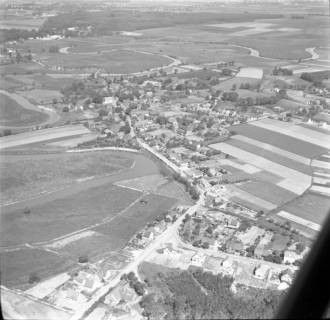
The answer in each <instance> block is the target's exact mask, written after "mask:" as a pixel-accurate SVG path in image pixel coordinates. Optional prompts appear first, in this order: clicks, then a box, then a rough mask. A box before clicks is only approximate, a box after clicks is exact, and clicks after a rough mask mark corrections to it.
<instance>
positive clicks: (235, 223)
mask: <svg viewBox="0 0 330 320" xmlns="http://www.w3.org/2000/svg"><path fill="white" fill-rule="evenodd" d="M239 226H240V222H239V220H238V219H235V218H231V219H229V220H227V228H230V229H238V228H239Z"/></svg>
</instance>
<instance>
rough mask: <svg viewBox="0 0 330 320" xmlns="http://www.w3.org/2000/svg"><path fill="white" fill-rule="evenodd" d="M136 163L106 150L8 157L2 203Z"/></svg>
mask: <svg viewBox="0 0 330 320" xmlns="http://www.w3.org/2000/svg"><path fill="white" fill-rule="evenodd" d="M132 163H133V161H132V160H131V159H128V158H125V157H122V156H116V155H114V154H113V153H111V152H102V151H101V152H93V153H85V154H82V153H58V154H56V153H52V154H44V155H40V154H39V155H25V156H23V155H22V156H5V157H2V161H1V163H0V172H1V173H2V174H1V177H0V192H1V202H9V201H17V200H22V199H24V198H29V197H33V196H36V195H38V194H40V193H41V192H47V191H50V190H56V189H63V188H64V187H67V186H69V185H70V184H73V183H76V182H77V181H78V180H79V179H80V180H83V179H84V178H90V177H93V178H95V177H98V176H103V175H108V174H112V173H114V172H118V170H121V169H123V168H128V167H130V166H131V165H132Z"/></svg>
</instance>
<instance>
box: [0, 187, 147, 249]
mask: <svg viewBox="0 0 330 320" xmlns="http://www.w3.org/2000/svg"><path fill="white" fill-rule="evenodd" d="M70 191H71V190H70ZM67 193H68V195H67V196H66V197H65V196H64V197H61V198H57V199H52V200H50V201H47V202H45V203H42V201H40V200H39V199H35V200H34V205H31V206H29V209H30V210H31V212H30V213H29V214H24V212H23V211H24V208H17V209H16V208H15V207H14V209H12V208H11V206H6V207H3V208H2V218H1V221H2V223H1V234H2V236H1V243H2V246H13V245H18V244H22V243H26V242H28V243H34V242H40V241H49V240H51V239H54V238H57V237H61V236H63V235H65V234H68V233H71V232H74V231H77V230H79V229H82V228H85V227H88V226H90V225H92V224H95V223H98V222H100V221H101V220H102V219H104V218H108V217H112V216H114V215H116V214H117V213H118V212H120V211H121V210H124V209H125V208H126V207H127V206H128V205H129V204H130V203H132V202H133V201H135V200H136V199H137V198H138V197H139V196H140V192H137V191H134V190H130V189H126V188H125V189H124V188H120V187H117V186H114V185H112V184H107V185H101V186H98V187H93V188H88V189H87V190H83V191H80V192H75V193H74V192H69V191H67ZM104 194H110V195H111V196H109V197H105V196H104ZM124 195H125V196H124Z"/></svg>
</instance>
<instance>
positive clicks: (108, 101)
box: [103, 97, 118, 106]
mask: <svg viewBox="0 0 330 320" xmlns="http://www.w3.org/2000/svg"><path fill="white" fill-rule="evenodd" d="M117 101H118V98H116V97H104V100H103V104H104V105H113V106H116V104H117Z"/></svg>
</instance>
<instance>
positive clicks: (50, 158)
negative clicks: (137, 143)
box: [1, 151, 180, 286]
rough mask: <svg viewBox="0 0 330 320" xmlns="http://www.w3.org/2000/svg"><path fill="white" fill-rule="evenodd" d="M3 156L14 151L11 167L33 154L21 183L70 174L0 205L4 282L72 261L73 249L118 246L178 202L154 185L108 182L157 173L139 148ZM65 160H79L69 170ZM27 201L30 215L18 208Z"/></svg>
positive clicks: (93, 253) (91, 251) (94, 251)
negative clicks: (139, 188) (145, 188)
mask: <svg viewBox="0 0 330 320" xmlns="http://www.w3.org/2000/svg"><path fill="white" fill-rule="evenodd" d="M7 157H8V159H7V161H8V163H7V165H9V163H10V162H13V161H14V159H15V157H16V161H15V162H16V165H17V166H16V168H15V162H14V164H13V165H12V166H13V170H14V172H15V169H16V170H23V167H24V165H23V164H24V163H26V161H32V162H33V161H35V166H29V167H30V168H31V171H30V172H28V173H27V174H26V175H23V176H22V179H23V180H22V181H21V182H22V183H23V182H24V183H26V184H27V185H29V184H30V182H31V181H32V180H31V179H33V177H35V176H38V175H39V177H40V178H39V180H40V181H41V182H43V183H44V186H45V188H46V187H47V188H49V187H50V186H52V184H53V182H52V181H53V178H55V181H56V183H57V184H58V185H59V184H60V183H62V182H63V184H64V182H65V181H69V180H71V187H67V188H64V189H61V190H58V191H53V192H50V193H48V194H44V195H41V196H39V197H37V198H32V199H30V200H25V201H21V202H16V203H13V204H12V205H7V206H4V207H2V210H1V215H2V217H1V221H2V222H3V223H2V224H1V225H2V228H1V229H2V230H1V235H2V237H1V246H2V251H3V252H2V254H1V255H2V261H3V264H2V270H6V273H5V274H3V273H2V276H3V281H5V283H6V284H7V285H8V286H17V285H19V284H20V285H22V284H25V283H26V282H27V281H28V277H29V275H30V274H31V272H36V273H38V275H40V276H41V277H42V278H47V277H49V276H51V275H54V274H57V273H59V272H62V271H63V270H65V269H68V268H71V267H72V266H74V265H76V263H77V259H78V257H79V256H80V255H88V256H89V257H90V258H96V257H99V256H100V255H101V254H103V255H104V254H105V253H107V252H110V251H117V250H120V249H122V248H123V247H124V246H125V244H126V243H127V241H128V240H129V239H130V238H131V237H132V236H133V235H134V234H135V233H136V232H137V231H139V230H140V229H141V228H143V226H145V224H146V223H147V222H149V221H152V220H153V219H154V218H155V217H157V216H159V215H161V214H162V213H164V212H166V210H168V209H170V208H171V207H172V206H173V205H174V204H176V203H178V202H180V200H179V199H177V198H175V197H171V198H169V197H167V196H162V195H160V194H156V193H158V190H157V188H156V190H154V192H155V194H148V193H145V192H144V193H143V192H142V191H137V190H133V189H131V188H126V187H119V186H116V185H114V184H113V183H116V182H117V181H118V184H120V182H119V181H121V180H123V181H127V180H128V179H135V180H134V181H137V180H136V179H137V178H138V177H140V179H142V180H141V182H140V184H139V185H140V186H141V185H142V186H143V185H145V184H146V182H148V180H150V179H149V178H148V177H150V176H151V177H153V176H157V177H158V176H159V171H158V170H159V169H158V166H157V165H155V164H154V162H153V161H151V160H150V159H148V158H146V157H145V156H143V155H141V154H133V153H127V152H115V151H103V152H96V153H95V152H93V153H83V154H80V153H75V154H68V153H65V154H63V153H62V154H50V155H47V154H43V155H32V156H26V155H17V156H15V155H11V156H9V155H8V156H7ZM60 159H61V161H59V160H60ZM63 161H64V162H65V163H67V164H68V165H65V168H67V169H68V171H67V172H64V171H62V170H61V169H60V167H59V166H61V165H63ZM95 161H96V162H95ZM70 163H71V164H73V163H79V165H78V166H77V165H76V166H75V168H74V169H70V168H71V167H72V166H71V165H69V164H70ZM97 163H99V164H100V165H96V164H97ZM38 166H39V167H42V168H44V170H45V172H47V169H48V170H49V175H46V176H45V175H44V174H42V172H37V171H38V170H37V168H38ZM128 166H130V169H129V168H128ZM33 168H34V169H33ZM123 168H126V169H125V170H121V169H123ZM118 170H119V171H118ZM34 171H36V172H34ZM14 172H13V173H12V174H14ZM52 176H53V178H52ZM98 176H99V178H98ZM145 176H146V178H144V177H145ZM12 177H13V176H12ZM159 177H161V176H159ZM6 181H7V185H8V186H11V187H13V186H14V185H16V184H17V183H19V184H20V183H21V182H19V181H16V180H15V179H14V180H13V179H9V178H8V179H7V180H6ZM72 181H75V184H74V185H73V186H72ZM37 184H38V183H36V185H37ZM160 193H161V192H160ZM22 194H24V192H22ZM104 195H106V196H104ZM142 199H143V202H141V201H140V200H142ZM26 207H28V208H29V209H30V213H29V214H24V213H23V211H24V208H26ZM11 235H12V236H11ZM15 235H19V236H18V237H16V236H15ZM8 246H9V247H10V248H11V249H10V250H9V249H6V248H9V247H8ZM29 250H34V251H33V252H34V254H33V255H30V256H31V258H33V261H31V262H29V261H28V262H27V263H31V264H32V265H31V268H29V269H28V270H27V269H26V268H25V267H24V268H23V264H21V263H19V261H20V260H29ZM45 250H46V251H45ZM20 253H22V254H23V255H20ZM39 256H40V260H38V259H39ZM43 259H46V260H45V263H43V261H44V260H43ZM38 261H39V262H38ZM47 261H50V262H49V263H48V262H47ZM46 262H47V263H46ZM64 262H65V263H64ZM11 265H15V266H17V267H16V268H11ZM19 266H21V267H19Z"/></svg>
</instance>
